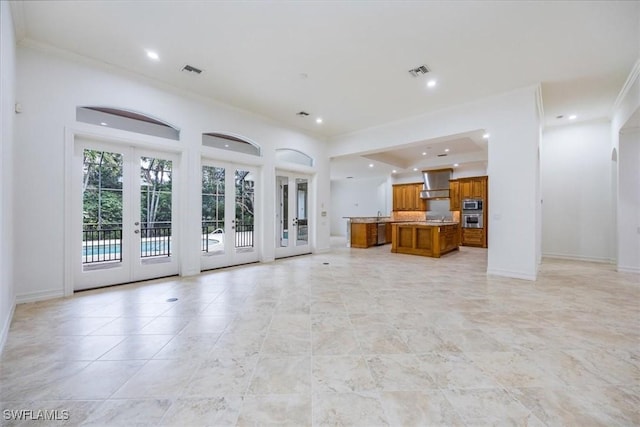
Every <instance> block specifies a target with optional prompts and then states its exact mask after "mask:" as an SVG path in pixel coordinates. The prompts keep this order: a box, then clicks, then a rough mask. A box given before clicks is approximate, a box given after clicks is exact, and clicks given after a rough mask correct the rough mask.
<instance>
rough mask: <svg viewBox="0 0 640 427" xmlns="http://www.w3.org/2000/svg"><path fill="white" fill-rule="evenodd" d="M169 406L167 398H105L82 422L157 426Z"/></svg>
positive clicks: (98, 424)
mask: <svg viewBox="0 0 640 427" xmlns="http://www.w3.org/2000/svg"><path fill="white" fill-rule="evenodd" d="M170 406H171V400H168V399H136V400H133V399H127V400H106V401H104V403H102V405H100V406H99V407H98V408H96V410H95V411H93V412H92V413H91V414H90V415H89V416H88V417H87V419H86V420H85V421H84V422H83V423H82V424H83V425H86V426H92V427H93V426H96V427H98V426H139V427H146V426H149V427H152V426H157V425H158V424H160V420H162V417H163V416H164V414H165V413H166V412H167V410H168V409H169V407H170Z"/></svg>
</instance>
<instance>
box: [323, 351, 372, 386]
mask: <svg viewBox="0 0 640 427" xmlns="http://www.w3.org/2000/svg"><path fill="white" fill-rule="evenodd" d="M311 369H312V386H313V390H315V391H317V392H320V393H329V392H334V393H349V392H366V391H375V390H376V385H375V383H374V381H373V378H372V377H371V372H370V371H369V367H368V366H367V362H366V360H365V359H364V357H362V356H314V357H313V359H312V366H311Z"/></svg>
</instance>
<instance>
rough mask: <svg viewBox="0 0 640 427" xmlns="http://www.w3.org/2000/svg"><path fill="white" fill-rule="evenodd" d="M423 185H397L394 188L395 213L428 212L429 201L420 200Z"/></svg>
mask: <svg viewBox="0 0 640 427" xmlns="http://www.w3.org/2000/svg"><path fill="white" fill-rule="evenodd" d="M422 188H423V184H422V183H421V182H418V183H412V184H396V185H394V186H393V210H394V211H426V210H427V201H426V200H424V199H421V198H420V192H421V191H422Z"/></svg>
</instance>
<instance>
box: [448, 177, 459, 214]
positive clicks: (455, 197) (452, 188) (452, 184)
mask: <svg viewBox="0 0 640 427" xmlns="http://www.w3.org/2000/svg"><path fill="white" fill-rule="evenodd" d="M449 210H450V211H459V210H460V182H459V181H458V180H451V181H449Z"/></svg>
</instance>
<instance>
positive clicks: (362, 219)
mask: <svg viewBox="0 0 640 427" xmlns="http://www.w3.org/2000/svg"><path fill="white" fill-rule="evenodd" d="M343 218H345V219H349V220H351V223H376V224H377V223H381V222H383V223H393V224H414V225H425V226H426V225H430V226H438V225H455V224H458V223H457V222H455V221H444V222H442V221H414V220H393V219H391V217H388V216H381V217H377V216H344V217H343Z"/></svg>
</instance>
